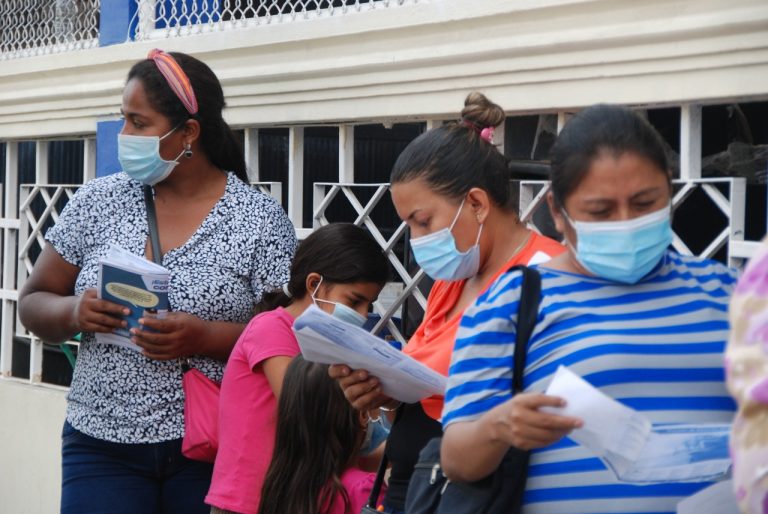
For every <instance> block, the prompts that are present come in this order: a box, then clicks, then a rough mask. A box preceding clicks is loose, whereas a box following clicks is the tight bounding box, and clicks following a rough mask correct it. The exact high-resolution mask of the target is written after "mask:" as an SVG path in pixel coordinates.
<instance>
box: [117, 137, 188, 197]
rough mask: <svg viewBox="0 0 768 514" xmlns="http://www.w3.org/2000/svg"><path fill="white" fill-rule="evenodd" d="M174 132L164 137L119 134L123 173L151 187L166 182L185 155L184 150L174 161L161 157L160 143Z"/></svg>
mask: <svg viewBox="0 0 768 514" xmlns="http://www.w3.org/2000/svg"><path fill="white" fill-rule="evenodd" d="M174 130H176V129H175V128H174V129H171V131H170V132H168V134H165V135H164V136H162V137H157V136H129V135H126V134H118V136H117V159H118V160H119V161H120V166H121V167H122V168H123V171H124V172H125V173H126V174H127V175H128V176H129V177H131V178H132V179H134V180H138V181H139V182H141V183H143V184H147V185H150V186H154V185H155V184H157V183H158V182H161V181H163V180H165V179H166V178H167V177H168V175H170V174H171V172H172V171H173V169H174V168H175V167H176V165H177V164H179V163H178V161H177V159H178V158H179V157H181V156H182V154H183V153H184V150H183V149H182V151H181V153H180V154H179V155H177V156H176V159H174V160H172V161H166V160H165V159H163V158H162V157H160V141H161V140H162V139H165V138H166V137H168V135H169V134H171V133H172V132H173V131H174Z"/></svg>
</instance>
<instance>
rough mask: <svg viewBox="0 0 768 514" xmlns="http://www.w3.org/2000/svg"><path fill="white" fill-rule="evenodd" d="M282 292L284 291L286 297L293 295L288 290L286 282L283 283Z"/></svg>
mask: <svg viewBox="0 0 768 514" xmlns="http://www.w3.org/2000/svg"><path fill="white" fill-rule="evenodd" d="M283 293H285V296H287V297H288V298H293V295H292V294H291V292H290V291H289V290H288V284H287V283H285V284H283Z"/></svg>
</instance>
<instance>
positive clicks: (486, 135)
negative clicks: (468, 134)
mask: <svg viewBox="0 0 768 514" xmlns="http://www.w3.org/2000/svg"><path fill="white" fill-rule="evenodd" d="M461 122H462V124H463V125H464V126H465V127H468V128H469V129H471V130H474V131H475V132H477V133H478V134H479V135H480V139H482V140H484V141H487V142H489V143H490V144H493V133H494V132H495V130H496V129H495V128H494V127H485V128H480V127H478V126H477V124H475V123H474V122H473V121H470V120H468V119H466V118H462V119H461Z"/></svg>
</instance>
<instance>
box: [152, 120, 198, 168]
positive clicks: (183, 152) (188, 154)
mask: <svg viewBox="0 0 768 514" xmlns="http://www.w3.org/2000/svg"><path fill="white" fill-rule="evenodd" d="M182 125H183V123H179V124H178V125H176V126H175V127H173V128H172V129H171V130H169V131H168V132H166V133H165V134H164V135H163V136H162V137H160V138H158V140H159V141H162V140H163V139H165V138H166V137H168V136H170V135H171V134H173V133H174V132H176V131H177V130H178V128H179V127H181V126H182ZM157 153H158V154H159V153H160V145H158V148H157ZM182 155H185V156H186V157H187V158H188V159H189V158H190V157H192V150H190V148H189V145H187V146H185V147H184V148H183V149H182V150H181V153H179V155H177V156H176V157H175V158H174V159H171V162H178V161H179V157H181V156H182ZM160 158H161V159H162V158H163V156H162V155H161V156H160Z"/></svg>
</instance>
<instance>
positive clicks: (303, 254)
mask: <svg viewBox="0 0 768 514" xmlns="http://www.w3.org/2000/svg"><path fill="white" fill-rule="evenodd" d="M310 273H319V274H320V275H322V276H323V280H324V283H326V284H352V283H355V282H373V283H375V284H381V285H382V286H383V285H384V284H386V283H387V280H388V279H389V263H388V262H387V258H386V256H385V255H384V252H383V251H382V249H381V247H380V246H379V245H378V243H377V242H376V240H375V239H374V238H373V236H371V235H370V234H369V233H368V232H367V231H366V230H364V229H362V228H360V227H358V226H355V225H353V224H352V223H331V224H330V225H326V226H324V227H320V228H318V229H317V230H315V231H314V232H312V233H311V234H310V235H309V236H308V237H307V238H306V239H305V240H304V241H302V242H301V244H299V248H298V249H297V250H296V255H295V256H294V257H293V263H292V264H291V278H290V280H289V281H288V285H287V288H288V292H289V293H290V296H288V295H286V294H285V292H284V291H283V290H282V289H277V290H275V291H272V292H269V293H265V294H264V296H263V297H262V299H261V302H259V304H258V305H257V306H256V314H258V313H261V312H266V311H270V310H273V309H276V308H277V307H287V306H288V305H290V303H291V302H292V301H293V299H294V298H304V296H305V295H306V294H307V276H308V275H309V274H310Z"/></svg>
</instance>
